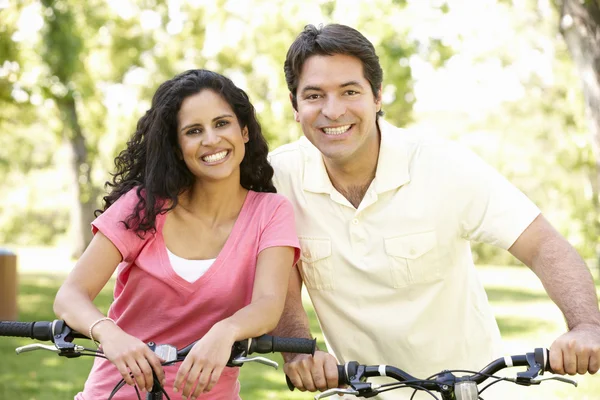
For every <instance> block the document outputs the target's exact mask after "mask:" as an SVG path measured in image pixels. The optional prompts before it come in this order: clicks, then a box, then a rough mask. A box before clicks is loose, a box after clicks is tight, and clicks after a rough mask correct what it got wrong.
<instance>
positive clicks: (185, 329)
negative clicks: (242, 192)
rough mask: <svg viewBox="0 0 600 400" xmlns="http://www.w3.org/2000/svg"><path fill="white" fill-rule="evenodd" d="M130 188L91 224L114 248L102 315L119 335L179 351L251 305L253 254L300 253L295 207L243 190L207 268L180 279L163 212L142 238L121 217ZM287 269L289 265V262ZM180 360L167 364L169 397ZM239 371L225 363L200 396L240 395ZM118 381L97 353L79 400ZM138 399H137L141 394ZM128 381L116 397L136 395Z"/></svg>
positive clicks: (101, 394)
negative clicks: (110, 291)
mask: <svg viewBox="0 0 600 400" xmlns="http://www.w3.org/2000/svg"><path fill="white" fill-rule="evenodd" d="M137 201H138V199H137V195H136V193H135V189H133V190H131V191H130V192H128V193H126V194H125V195H123V196H122V197H121V198H120V199H119V200H117V201H116V202H115V203H114V204H113V205H112V206H111V207H109V208H108V209H107V210H106V211H105V212H104V213H102V214H101V215H100V216H99V217H98V218H97V219H96V220H95V221H94V222H93V223H92V229H93V231H94V233H95V232H97V231H98V230H100V231H101V232H102V233H103V234H104V235H105V236H106V237H108V239H110V241H111V242H112V243H113V244H114V245H115V246H116V247H117V248H118V249H119V251H120V252H121V255H122V256H123V262H122V263H121V264H119V266H118V267H117V278H116V283H115V290H114V302H113V303H112V305H111V307H110V310H109V311H108V316H109V317H111V318H113V319H114V320H115V321H116V323H117V325H119V326H120V327H121V328H122V329H123V330H124V331H125V332H127V333H129V334H131V335H133V336H135V337H137V338H139V339H140V340H142V341H144V342H146V343H147V342H150V341H152V342H155V343H156V344H171V345H174V346H175V347H177V348H182V347H184V346H187V345H188V344H190V343H191V342H193V341H195V340H198V339H200V338H202V337H203V336H204V335H205V334H206V332H208V330H209V329H210V328H211V327H212V326H213V325H214V324H215V323H217V322H218V321H221V320H223V319H225V318H227V317H229V316H231V315H233V314H234V313H235V312H236V311H238V310H239V309H241V308H243V307H245V306H246V305H248V304H250V300H251V296H252V288H253V285H254V273H255V269H256V261H257V257H258V254H259V253H260V252H261V251H262V250H263V249H265V248H268V247H273V246H290V247H294V248H296V255H295V259H294V263H295V262H296V261H297V259H298V257H299V254H300V253H299V243H298V238H297V236H296V229H295V224H294V215H293V209H292V206H291V205H290V203H289V202H288V201H287V200H286V199H285V198H284V197H283V196H281V195H278V194H274V193H257V192H253V191H249V192H248V195H247V197H246V200H245V202H244V205H243V206H242V209H241V211H240V214H239V216H238V218H237V221H236V222H235V225H234V227H233V229H232V231H231V234H230V235H229V238H228V239H227V241H226V243H225V245H224V246H223V249H222V250H221V252H220V253H219V255H218V257H217V259H216V260H215V262H214V263H213V265H212V266H211V267H210V268H209V269H208V271H206V273H205V274H204V275H203V276H201V277H200V278H199V279H198V280H196V281H195V282H191V283H190V282H188V281H186V280H185V279H183V278H181V277H180V276H179V275H177V274H176V273H175V271H174V270H173V269H172V268H171V265H170V263H169V257H168V255H167V251H166V247H165V242H164V238H163V235H162V232H163V226H164V222H165V218H166V215H165V214H161V215H157V217H156V233H154V234H152V233H151V232H149V233H147V234H146V236H145V237H144V239H140V238H139V237H138V236H137V235H136V233H135V232H134V231H131V230H127V229H126V228H125V227H124V225H123V223H121V221H123V220H125V219H126V218H127V216H128V215H129V214H131V212H132V210H133V208H134V207H135V205H136V203H137ZM290 267H291V266H290ZM180 365H181V364H175V365H173V366H167V367H164V368H165V374H166V380H167V383H166V386H165V389H166V391H167V392H168V394H169V396H170V397H171V399H181V394H180V393H179V394H175V393H173V391H172V388H173V382H174V381H175V375H176V374H177V370H178V368H179V366H180ZM238 374H239V369H238V368H227V367H226V368H225V370H224V371H223V373H222V375H221V377H220V379H219V382H218V383H217V384H216V385H215V387H214V388H213V389H212V390H211V391H210V392H209V393H208V394H206V395H201V396H200V397H199V399H211V400H233V399H239V382H238V380H237V377H238ZM120 379H121V375H120V374H119V372H118V371H117V369H116V367H115V366H114V365H113V364H112V363H111V362H110V361H108V360H105V359H101V358H96V359H95V362H94V366H93V367H92V371H91V372H90V375H89V377H88V380H87V382H86V383H85V387H84V390H83V392H82V393H79V394H78V395H77V396H76V397H75V399H77V400H97V399H105V398H108V396H109V395H110V393H111V391H112V390H113V388H114V386H115V385H116V384H117V383H118V382H119V380H120ZM143 397H144V396H142V398H143ZM135 398H137V397H136V395H135V391H134V389H133V387H131V386H128V385H126V386H124V387H123V388H122V389H121V390H120V391H119V392H118V393H117V395H116V396H115V397H114V399H115V400H124V399H135Z"/></svg>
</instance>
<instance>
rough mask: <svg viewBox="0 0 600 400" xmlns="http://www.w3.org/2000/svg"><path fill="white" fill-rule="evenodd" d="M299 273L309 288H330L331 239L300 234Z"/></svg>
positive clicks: (331, 282) (331, 273) (331, 287)
mask: <svg viewBox="0 0 600 400" xmlns="http://www.w3.org/2000/svg"><path fill="white" fill-rule="evenodd" d="M298 239H299V240H300V247H301V249H302V252H301V253H300V260H301V261H302V262H301V263H300V273H301V274H302V280H303V281H304V284H305V285H306V287H307V288H309V289H316V290H332V289H334V287H335V286H334V284H333V281H334V280H333V265H332V262H331V239H329V238H307V237H302V236H300V237H299V238H298Z"/></svg>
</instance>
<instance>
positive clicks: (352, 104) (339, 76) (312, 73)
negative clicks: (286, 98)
mask: <svg viewBox="0 0 600 400" xmlns="http://www.w3.org/2000/svg"><path fill="white" fill-rule="evenodd" d="M379 92H380V93H381V90H380V91H379ZM296 94H297V101H298V103H297V104H298V109H297V112H296V113H295V114H296V115H295V116H296V121H297V122H300V124H301V126H302V130H303V131H304V135H305V136H306V138H307V139H308V140H309V141H310V142H311V143H312V144H313V145H314V146H315V147H317V148H318V149H319V150H320V151H321V153H322V154H323V156H324V157H325V158H326V159H328V160H330V161H332V162H335V163H338V164H345V163H349V162H358V161H362V160H363V159H364V158H365V157H366V156H369V157H370V155H368V153H369V152H370V151H371V150H374V151H377V150H378V144H379V138H378V131H377V123H376V114H377V112H378V111H379V110H380V109H381V98H380V97H378V98H375V96H374V95H373V91H372V90H371V85H370V84H369V81H367V79H366V78H365V77H364V73H363V66H362V63H361V61H360V60H359V59H358V58H356V57H352V56H347V55H342V54H335V55H333V56H321V55H315V56H311V57H309V58H308V59H307V60H306V61H305V63H304V65H303V67H302V71H301V72H300V77H299V80H298V89H297V92H296ZM375 154H377V153H375Z"/></svg>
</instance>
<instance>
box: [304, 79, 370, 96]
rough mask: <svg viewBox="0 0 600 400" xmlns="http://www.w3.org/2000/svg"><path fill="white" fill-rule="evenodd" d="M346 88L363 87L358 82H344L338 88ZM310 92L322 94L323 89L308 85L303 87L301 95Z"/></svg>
mask: <svg viewBox="0 0 600 400" xmlns="http://www.w3.org/2000/svg"><path fill="white" fill-rule="evenodd" d="M348 86H358V87H359V88H362V87H363V85H361V84H360V82H358V81H348V82H344V83H342V84H341V85H340V86H339V87H340V88H345V87H348ZM310 91H314V92H322V91H323V89H321V88H320V87H319V86H313V85H308V86H305V87H303V88H302V91H301V93H302V94H304V93H306V92H310Z"/></svg>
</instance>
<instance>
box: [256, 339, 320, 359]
mask: <svg viewBox="0 0 600 400" xmlns="http://www.w3.org/2000/svg"><path fill="white" fill-rule="evenodd" d="M316 348H317V340H316V339H303V338H283V337H277V336H271V335H262V336H259V337H257V338H254V339H252V342H251V343H250V349H249V350H248V353H275V352H280V353H303V354H314V353H315V349H316Z"/></svg>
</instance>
